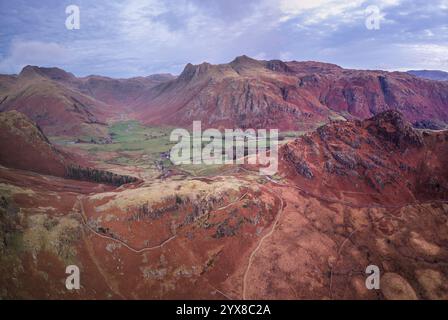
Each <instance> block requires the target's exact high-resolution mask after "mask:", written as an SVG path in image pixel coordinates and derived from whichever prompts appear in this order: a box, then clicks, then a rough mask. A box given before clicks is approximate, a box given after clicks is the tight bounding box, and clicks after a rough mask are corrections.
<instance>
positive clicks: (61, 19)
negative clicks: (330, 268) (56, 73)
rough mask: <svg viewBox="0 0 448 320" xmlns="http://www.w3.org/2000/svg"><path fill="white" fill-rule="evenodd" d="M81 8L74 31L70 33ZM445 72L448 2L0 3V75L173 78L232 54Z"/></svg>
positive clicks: (159, 0) (96, 0) (0, 0)
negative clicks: (39, 70)
mask: <svg viewBox="0 0 448 320" xmlns="http://www.w3.org/2000/svg"><path fill="white" fill-rule="evenodd" d="M70 5H75V6H77V7H78V8H79V22H80V24H79V27H80V28H79V29H68V28H67V27H66V20H67V19H68V18H69V22H70V21H73V20H71V13H72V12H68V13H66V8H67V7H68V6H70ZM243 54H245V55H248V56H250V57H253V58H256V59H264V60H270V59H281V60H285V61H290V60H297V61H304V60H314V61H323V62H330V63H335V64H338V65H340V66H343V67H346V68H357V69H383V70H401V71H403V70H409V69H438V70H445V71H448V0H345V1H344V0H311V1H310V0H244V1H242V0H127V1H99V0H69V1H61V0H40V1H23V0H14V1H10V0H0V73H2V74H14V73H19V72H20V70H21V69H22V68H23V67H24V66H26V65H38V66H46V67H53V66H54V67H60V68H62V69H64V70H67V71H70V72H72V73H74V74H75V75H77V76H87V75H91V74H96V75H104V76H110V77H117V78H127V77H133V76H146V75H150V74H155V73H166V72H169V73H173V74H179V73H180V72H181V71H182V70H183V68H184V66H185V65H186V64H187V63H193V64H198V63H202V62H204V61H207V62H209V63H227V62H230V61H232V60H233V59H234V58H235V57H236V56H240V55H243Z"/></svg>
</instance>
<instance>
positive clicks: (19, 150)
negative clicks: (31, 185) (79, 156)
mask: <svg viewBox="0 0 448 320" xmlns="http://www.w3.org/2000/svg"><path fill="white" fill-rule="evenodd" d="M0 133H1V136H2V139H0V164H1V165H2V166H6V167H10V168H16V169H21V170H28V171H34V172H39V173H42V174H48V175H54V176H64V175H65V172H66V167H67V165H68V164H69V163H70V162H71V161H72V160H71V159H70V158H69V157H68V155H67V154H65V153H62V152H61V151H59V150H58V149H56V148H55V147H54V146H53V145H52V144H51V143H50V142H49V141H48V139H47V137H46V136H45V135H44V133H43V132H42V130H41V129H40V128H39V127H38V126H36V125H35V124H34V123H33V122H32V121H30V120H29V119H28V117H26V116H25V115H24V114H22V113H20V112H18V111H15V110H13V111H7V112H2V113H0Z"/></svg>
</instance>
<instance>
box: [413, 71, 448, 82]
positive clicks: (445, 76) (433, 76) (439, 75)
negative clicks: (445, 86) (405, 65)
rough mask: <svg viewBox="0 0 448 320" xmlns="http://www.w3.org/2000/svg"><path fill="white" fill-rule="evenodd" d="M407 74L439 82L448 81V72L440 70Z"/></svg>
mask: <svg viewBox="0 0 448 320" xmlns="http://www.w3.org/2000/svg"><path fill="white" fill-rule="evenodd" d="M408 73H409V74H412V75H414V76H416V77H419V78H423V79H429V80H439V81H446V80H448V72H445V71H440V70H409V71H408Z"/></svg>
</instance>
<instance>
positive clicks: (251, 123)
mask: <svg viewBox="0 0 448 320" xmlns="http://www.w3.org/2000/svg"><path fill="white" fill-rule="evenodd" d="M431 92H433V93H436V94H432V93H431ZM447 105H448V83H444V82H437V81H428V80H423V79H419V78H416V77H414V76H412V75H409V74H406V73H400V72H392V73H389V72H384V71H361V70H347V69H342V68H340V67H338V66H336V65H332V64H325V63H318V62H297V61H290V62H283V61H279V60H272V61H260V60H255V59H251V58H249V57H247V56H241V57H237V58H236V59H235V60H234V61H232V62H230V63H228V64H220V65H212V64H209V63H203V64H200V65H192V64H188V65H187V66H186V67H185V69H184V71H183V72H182V74H181V75H180V76H179V77H178V79H176V80H172V81H170V82H167V83H164V84H161V85H159V86H156V87H154V88H153V89H151V90H149V91H148V92H147V93H146V94H144V95H143V96H142V97H141V98H139V99H138V103H137V110H138V117H139V118H140V119H142V120H144V121H147V122H149V123H157V124H161V123H166V124H176V125H182V126H189V125H191V123H192V121H193V120H201V121H202V122H203V125H204V126H209V127H219V126H223V127H242V128H247V127H255V128H271V127H272V128H279V129H282V130H297V129H306V128H314V127H313V126H315V125H316V124H317V123H322V122H328V120H329V119H332V118H334V117H335V116H339V117H341V116H342V117H344V118H346V119H353V118H360V119H365V118H369V117H372V116H374V115H376V114H378V113H381V112H383V111H386V110H399V111H400V112H401V113H402V114H403V115H404V118H405V119H406V120H408V121H412V122H415V121H420V120H435V119H437V120H440V121H442V122H447V121H448V111H447V108H446V106H447Z"/></svg>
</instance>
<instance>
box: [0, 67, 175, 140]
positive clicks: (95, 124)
mask: <svg viewBox="0 0 448 320" xmlns="http://www.w3.org/2000/svg"><path fill="white" fill-rule="evenodd" d="M172 78H173V76H171V75H167V74H164V75H153V76H149V77H140V78H131V79H112V78H107V77H100V76H89V77H84V78H77V77H75V76H74V75H73V74H71V73H68V72H66V71H64V70H62V69H59V68H41V67H36V66H26V67H25V68H23V70H22V71H21V72H20V74H19V75H17V76H7V75H3V76H1V77H0V111H9V110H17V111H20V112H22V113H24V114H26V115H27V116H28V117H30V119H32V120H33V121H35V122H36V123H37V124H38V125H39V126H40V127H41V128H42V130H43V131H44V133H45V134H47V135H49V136H72V137H73V136H74V137H81V138H89V139H90V138H94V139H95V140H97V139H99V140H101V139H102V140H105V139H108V131H107V127H106V123H107V122H108V121H110V120H111V119H117V118H119V117H121V116H122V115H123V114H127V113H129V107H130V106H131V105H132V103H133V101H134V100H135V99H136V98H137V97H139V96H140V95H141V94H142V93H143V92H145V91H146V90H148V89H149V88H151V87H153V86H155V85H157V84H160V83H163V82H164V81H168V80H170V79H172Z"/></svg>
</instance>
